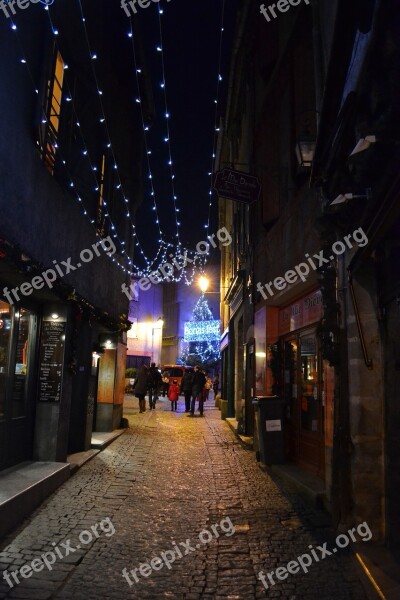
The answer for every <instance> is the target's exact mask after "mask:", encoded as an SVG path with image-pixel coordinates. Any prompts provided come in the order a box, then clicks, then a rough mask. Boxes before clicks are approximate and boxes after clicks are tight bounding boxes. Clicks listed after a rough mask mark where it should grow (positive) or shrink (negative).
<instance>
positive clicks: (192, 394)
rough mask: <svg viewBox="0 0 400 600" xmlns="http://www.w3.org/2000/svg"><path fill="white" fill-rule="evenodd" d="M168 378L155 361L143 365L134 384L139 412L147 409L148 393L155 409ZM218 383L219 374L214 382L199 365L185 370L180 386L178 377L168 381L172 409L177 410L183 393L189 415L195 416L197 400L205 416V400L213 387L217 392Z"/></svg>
mask: <svg viewBox="0 0 400 600" xmlns="http://www.w3.org/2000/svg"><path fill="white" fill-rule="evenodd" d="M166 379H167V376H166V374H165V373H163V375H161V373H160V371H159V370H158V369H157V367H156V365H155V363H151V366H150V368H148V367H147V366H146V365H143V366H142V367H141V369H140V371H139V373H138V376H137V379H136V381H135V384H134V386H133V389H134V392H135V396H136V397H137V398H138V399H139V412H141V413H142V412H144V411H145V410H146V400H145V396H146V394H147V393H148V395H149V406H150V410H154V409H155V407H156V401H157V400H158V394H159V393H160V390H161V389H162V390H164V389H165V387H166V384H167V382H166V381H165V380H166ZM168 381H169V380H168ZM218 385H219V379H218V375H216V377H215V378H214V382H212V381H211V379H210V377H208V376H207V375H206V373H205V371H202V370H200V369H199V367H194V370H193V371H189V370H187V371H185V373H184V375H183V377H182V381H181V385H180V386H179V385H178V381H177V379H173V381H172V383H168V390H167V395H168V398H169V400H170V401H171V411H175V412H176V411H177V409H178V399H179V395H180V394H181V393H182V394H183V395H184V396H185V412H186V413H190V414H189V415H188V416H189V417H193V416H194V413H195V410H196V402H198V410H199V413H200V416H201V417H203V416H204V402H205V401H206V400H207V399H208V394H209V392H210V389H211V387H213V388H214V392H215V393H217V391H218ZM163 395H164V394H163Z"/></svg>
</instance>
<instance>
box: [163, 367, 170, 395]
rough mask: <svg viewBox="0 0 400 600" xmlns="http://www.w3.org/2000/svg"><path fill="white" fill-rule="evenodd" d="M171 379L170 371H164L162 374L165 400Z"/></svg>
mask: <svg viewBox="0 0 400 600" xmlns="http://www.w3.org/2000/svg"><path fill="white" fill-rule="evenodd" d="M169 378H170V372H169V371H166V370H165V371H163V373H162V387H161V389H162V395H163V398H165V395H166V394H168V386H169Z"/></svg>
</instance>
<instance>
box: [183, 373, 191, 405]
mask: <svg viewBox="0 0 400 600" xmlns="http://www.w3.org/2000/svg"><path fill="white" fill-rule="evenodd" d="M192 387H193V373H192V371H185V374H184V376H183V377H182V381H181V390H182V392H183V394H184V396H185V412H187V413H188V412H190V399H191V397H192Z"/></svg>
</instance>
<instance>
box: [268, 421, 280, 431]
mask: <svg viewBox="0 0 400 600" xmlns="http://www.w3.org/2000/svg"><path fill="white" fill-rule="evenodd" d="M265 423H266V427H267V431H282V422H281V420H280V419H273V420H272V421H266V422H265Z"/></svg>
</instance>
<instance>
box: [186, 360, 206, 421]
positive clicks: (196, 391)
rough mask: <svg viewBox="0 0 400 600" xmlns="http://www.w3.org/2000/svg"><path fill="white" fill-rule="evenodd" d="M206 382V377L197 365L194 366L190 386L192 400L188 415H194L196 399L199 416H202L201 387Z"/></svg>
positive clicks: (202, 387)
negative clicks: (191, 384)
mask: <svg viewBox="0 0 400 600" xmlns="http://www.w3.org/2000/svg"><path fill="white" fill-rule="evenodd" d="M205 384H206V378H205V375H204V373H202V371H200V369H199V367H195V368H194V374H193V386H192V402H191V405H190V415H189V416H191V417H194V411H195V409H196V400H198V401H199V411H200V416H201V417H202V416H203V404H204V401H203V389H204V386H205Z"/></svg>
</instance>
